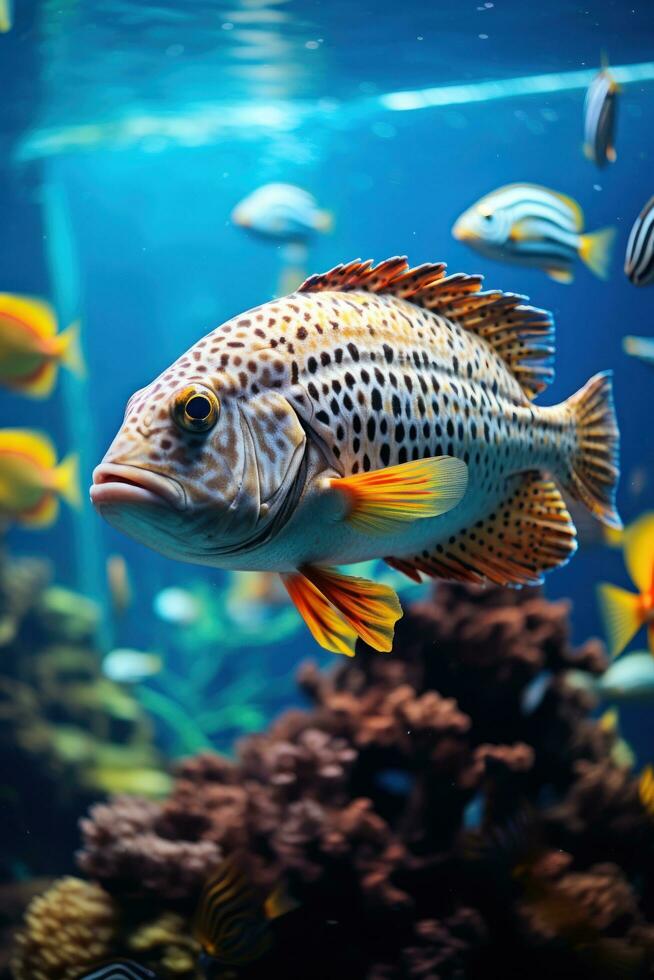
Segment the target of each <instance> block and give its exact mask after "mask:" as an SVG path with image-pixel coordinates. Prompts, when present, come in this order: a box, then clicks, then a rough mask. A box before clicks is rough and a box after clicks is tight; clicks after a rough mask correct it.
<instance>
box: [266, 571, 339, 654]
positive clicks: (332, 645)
mask: <svg viewBox="0 0 654 980" xmlns="http://www.w3.org/2000/svg"><path fill="white" fill-rule="evenodd" d="M282 581H283V583H284V585H285V586H286V591H287V592H288V594H289V596H290V597H291V599H292V601H293V602H294V603H295V607H296V609H297V611H298V612H299V614H300V616H301V617H302V619H303V620H304V622H305V623H306V625H307V626H308V628H309V630H310V632H311V635H312V636H313V638H314V640H315V641H316V643H318V644H320V646H321V647H324V648H325V650H331V652H332V653H343V654H345V656H346V657H353V656H354V648H355V646H356V642H357V634H356V632H355V631H354V630H353V629H352V628H351V627H350V626H349V625H348V624H347V623H346V622H345V620H344V619H343V617H342V616H340V615H339V614H338V613H337V612H336V610H335V609H334V608H333V607H332V606H330V604H329V603H328V602H327V599H325V597H324V595H322V593H321V592H319V590H318V589H317V588H316V587H315V585H313V584H312V583H311V582H310V581H309V580H308V579H307V578H305V577H304V575H302V574H301V572H297V573H295V574H294V575H282Z"/></svg>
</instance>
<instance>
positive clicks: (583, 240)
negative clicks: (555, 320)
mask: <svg viewBox="0 0 654 980" xmlns="http://www.w3.org/2000/svg"><path fill="white" fill-rule="evenodd" d="M583 229H584V215H583V211H582V210H581V208H580V206H579V205H578V204H577V202H576V201H575V200H573V198H571V197H567V196H566V195H565V194H560V193H559V192H558V191H553V190H550V189H549V188H548V187H541V186H540V185H538V184H507V185H506V186H505V187H500V188H498V189H497V190H495V191H492V192H491V193H490V194H486V195H485V196H484V197H482V198H480V200H479V201H477V203H476V204H473V205H472V207H470V208H468V210H467V211H464V212H463V214H462V215H461V216H460V217H459V218H458V219H457V221H456V222H455V224H454V227H453V229H452V234H453V235H454V237H455V238H456V239H458V240H459V241H462V242H465V243H466V244H467V245H469V246H470V247H471V248H472V249H474V251H475V252H479V253H480V254H481V255H485V256H487V257H488V258H492V259H498V260H499V261H505V262H512V263H515V264H517V265H526V266H531V267H534V268H537V269H542V270H543V271H544V272H546V273H547V275H548V276H550V277H551V278H552V279H555V280H557V282H565V283H569V282H572V280H573V278H574V274H573V266H574V263H575V261H576V259H577V257H579V258H580V259H581V260H582V262H585V263H586V265H587V266H588V267H589V268H590V269H591V270H592V271H593V272H594V273H595V275H597V276H599V277H600V278H601V279H605V278H606V277H607V275H608V271H609V266H610V262H611V250H612V246H613V240H614V237H615V229H613V228H603V229H601V230H600V231H595V232H584V230H583Z"/></svg>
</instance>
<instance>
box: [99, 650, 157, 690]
mask: <svg viewBox="0 0 654 980" xmlns="http://www.w3.org/2000/svg"><path fill="white" fill-rule="evenodd" d="M161 667H162V661H161V657H159V656H157V654H156V653H144V652H143V651H141V650H130V649H128V648H126V647H125V648H122V647H121V648H119V649H117V650H112V651H111V653H108V654H107V656H106V657H105V658H104V660H103V661H102V673H103V674H104V676H105V677H108V678H109V680H110V681H117V682H118V683H119V684H138V683H139V682H140V681H143V680H145V679H146V678H148V677H154V676H155V674H158V673H159V671H160V670H161Z"/></svg>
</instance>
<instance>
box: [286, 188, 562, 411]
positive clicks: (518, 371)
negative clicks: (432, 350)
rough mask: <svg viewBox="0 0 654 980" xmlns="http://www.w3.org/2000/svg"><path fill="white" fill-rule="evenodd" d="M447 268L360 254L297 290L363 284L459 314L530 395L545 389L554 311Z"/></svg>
mask: <svg viewBox="0 0 654 980" xmlns="http://www.w3.org/2000/svg"><path fill="white" fill-rule="evenodd" d="M566 200H567V199H566ZM569 203H570V204H571V205H574V204H575V202H574V201H570V202H569ZM445 271H446V266H445V264H444V263H443V262H438V263H427V264H425V265H419V266H417V267H416V268H415V269H410V268H409V265H408V262H407V260H406V258H405V257H404V256H394V257H393V258H391V259H386V261H385V262H380V263H379V265H377V266H373V263H372V261H371V260H370V259H368V260H367V261H365V262H362V261H361V260H360V259H356V260H355V261H354V262H349V263H347V264H346V265H337V266H336V267H335V268H334V269H331V270H330V271H329V272H325V273H322V274H321V275H315V276H310V277H309V278H308V279H307V280H306V282H304V283H303V284H302V285H301V286H300V288H299V290H298V292H301V293H316V292H322V291H323V290H335V291H337V292H348V291H349V290H353V289H357V290H359V289H360V290H364V291H365V292H369V293H388V294H390V295H392V296H397V297H398V298H399V299H404V300H408V301H409V302H411V303H414V304H415V305H416V306H422V307H424V308H425V309H428V310H433V311H434V313H438V314H440V315H442V316H447V317H449V318H450V319H452V320H456V322H457V323H459V324H461V326H462V327H463V328H464V329H466V330H472V331H474V332H475V333H477V334H479V336H480V337H482V338H483V339H484V340H485V341H486V342H487V343H489V344H490V346H491V347H492V348H493V350H494V351H495V353H496V354H497V355H498V356H499V357H501V358H502V360H503V361H504V362H505V364H506V365H507V367H508V368H509V370H510V371H512V372H513V374H514V375H515V377H516V378H517V379H518V381H519V382H520V384H521V385H522V388H523V390H524V392H525V394H526V395H527V396H528V397H530V398H533V397H534V396H535V395H537V394H538V393H539V392H540V391H543V389H544V388H546V387H547V385H548V384H549V383H550V381H551V380H552V378H553V377H554V371H553V369H552V355H553V353H554V324H553V322H552V316H551V314H550V313H548V312H547V311H545V310H539V309H536V308H535V307H531V306H527V305H525V304H524V300H525V298H526V297H524V296H519V295H517V294H515V293H503V292H501V291H499V290H492V291H487V292H481V291H480V290H481V284H482V281H483V277H482V276H468V275H464V274H463V273H455V274H454V275H450V276H447V277H446V276H445Z"/></svg>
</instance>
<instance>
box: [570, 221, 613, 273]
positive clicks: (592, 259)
mask: <svg viewBox="0 0 654 980" xmlns="http://www.w3.org/2000/svg"><path fill="white" fill-rule="evenodd" d="M614 242H615V228H601V229H600V230H599V231H592V232H588V233H587V234H585V235H582V236H581V238H580V239H579V256H580V258H581V260H582V261H583V262H585V263H586V265H587V266H588V268H589V269H590V270H591V272H594V273H595V275H596V276H599V278H600V279H608V277H609V271H610V268H611V259H612V257H613V245H614Z"/></svg>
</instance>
